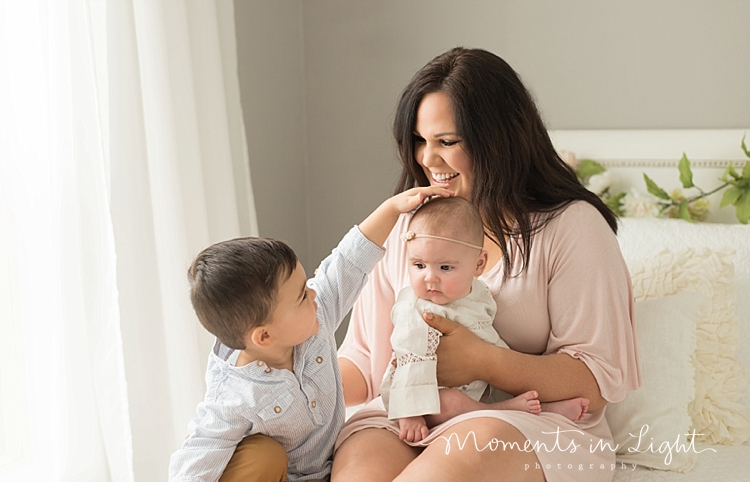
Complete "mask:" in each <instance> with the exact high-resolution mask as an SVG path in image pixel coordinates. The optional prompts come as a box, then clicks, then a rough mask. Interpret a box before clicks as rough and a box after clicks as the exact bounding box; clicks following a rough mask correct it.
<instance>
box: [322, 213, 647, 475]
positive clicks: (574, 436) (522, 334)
mask: <svg viewBox="0 0 750 482" xmlns="http://www.w3.org/2000/svg"><path fill="white" fill-rule="evenodd" d="M407 222H408V217H407V216H402V217H401V219H400V220H399V222H398V224H397V225H396V228H395V229H394V230H393V232H392V233H391V236H390V237H389V239H388V241H386V245H385V247H386V255H385V258H384V259H383V260H381V261H380V263H378V265H377V266H376V267H375V270H374V271H373V272H372V273H371V274H370V278H369V279H368V282H367V285H366V286H365V288H364V290H363V291H362V294H361V295H360V297H359V300H358V301H357V303H356V304H355V305H354V311H353V313H352V317H351V321H350V325H349V330H348V332H347V335H346V339H345V340H344V342H343V344H342V346H341V348H340V349H339V357H342V358H347V359H349V360H351V361H352V362H353V363H354V364H355V365H356V366H357V367H358V368H359V370H360V371H361V372H362V374H363V375H364V378H365V381H366V383H367V389H368V401H369V403H367V404H366V405H365V406H364V407H363V408H362V409H361V410H360V411H359V412H357V413H356V414H355V415H354V416H352V417H351V419H350V420H349V421H348V422H347V425H346V426H345V427H344V429H343V430H342V432H341V434H340V435H339V439H338V440H337V442H336V446H337V447H338V446H339V445H340V444H341V443H342V442H343V441H344V440H345V439H346V438H347V437H348V436H350V435H351V434H353V433H354V432H357V431H359V430H362V429H364V428H370V427H380V428H385V429H388V430H392V431H394V432H395V433H398V423H397V422H396V421H389V420H388V419H387V414H385V412H383V410H382V403H381V401H380V398H379V397H378V395H379V393H378V390H379V387H380V383H381V380H382V379H383V374H384V373H385V370H386V367H387V364H388V362H389V360H390V357H391V351H392V350H391V345H390V336H391V331H392V329H393V324H392V323H391V320H390V312H391V308H392V306H393V304H394V300H395V294H396V293H398V292H399V291H400V290H401V289H402V288H403V287H405V286H407V285H408V282H409V278H408V275H407V263H406V256H405V255H406V253H405V246H404V243H403V241H401V240H400V239H399V235H400V234H401V233H402V232H403V231H405V230H406V226H407ZM511 249H517V247H516V246H515V244H514V243H511ZM521 267H522V260H521V257H520V256H515V261H514V264H513V265H512V266H511V276H510V277H508V279H507V280H505V282H503V263H502V261H500V262H498V263H497V264H496V265H495V266H494V267H492V268H491V269H490V270H489V271H488V272H486V273H484V274H483V275H482V276H481V277H480V279H481V280H482V281H484V282H485V283H486V284H487V285H488V286H489V288H490V291H491V292H492V294H493V296H494V298H495V301H496V302H497V314H496V315H495V320H494V327H495V329H496V330H497V332H498V334H499V335H500V337H501V338H502V339H503V340H504V341H505V342H506V343H507V344H508V346H509V347H510V348H511V349H513V350H516V351H519V352H523V353H529V354H537V355H547V354H553V353H566V354H568V355H570V356H572V357H574V358H578V359H580V360H581V361H583V362H584V363H585V364H586V366H587V367H588V368H589V369H590V370H591V372H592V373H593V375H594V377H595V378H596V381H597V382H598V384H599V388H600V391H601V394H602V396H603V397H604V398H605V399H606V400H607V401H609V402H618V401H620V400H622V399H623V398H624V397H625V394H626V393H627V391H628V390H634V389H636V388H638V387H639V386H640V384H641V379H640V371H639V368H638V356H637V349H636V345H635V338H636V337H635V318H634V317H635V311H634V306H633V293H632V287H631V283H630V276H629V274H628V270H627V267H626V265H625V261H624V260H623V258H622V254H621V253H620V247H619V245H618V243H617V239H616V238H615V235H614V233H613V232H612V230H611V229H610V228H609V225H608V224H607V223H606V221H605V220H604V218H603V217H602V216H601V214H599V212H598V211H597V210H596V209H595V208H594V207H593V206H591V205H590V204H588V203H585V202H575V203H572V204H571V205H569V206H568V207H567V208H565V210H564V211H563V212H562V213H560V214H559V215H558V216H557V217H555V218H554V219H553V220H552V221H550V222H549V223H548V224H547V226H545V227H544V229H542V230H541V231H539V232H538V233H536V234H535V235H534V242H533V244H532V250H531V258H530V263H529V266H528V268H527V269H526V270H525V271H524V272H523V274H522V275H520V276H513V275H514V274H516V273H518V272H519V271H520V268H521ZM500 388H502V387H500ZM604 412H605V411H604V410H602V411H599V412H598V413H596V414H594V415H592V414H588V415H586V417H585V418H584V419H583V420H582V421H580V422H571V421H569V420H567V419H566V418H565V417H562V416H560V415H557V414H552V413H546V412H543V413H542V414H541V415H532V414H529V413H525V412H519V411H511V410H483V411H477V412H471V413H468V414H464V415H461V416H459V417H456V418H454V419H453V420H450V421H448V422H445V423H443V424H442V425H439V426H437V427H434V428H433V429H432V431H431V432H430V435H429V437H428V438H427V439H426V440H423V441H422V442H421V443H423V444H426V443H431V442H434V441H438V439H440V438H441V437H442V441H439V443H444V444H447V443H448V442H447V440H446V439H447V437H448V436H449V434H450V431H448V432H447V433H446V430H447V429H449V428H450V427H451V425H453V424H455V423H457V422H459V421H463V420H467V419H470V418H477V417H493V418H497V419H501V420H504V421H505V422H507V423H509V424H511V425H513V426H514V427H516V428H517V429H518V430H519V431H520V432H521V433H523V435H524V436H525V437H526V438H527V439H528V440H529V441H530V442H532V443H533V444H534V449H535V451H536V455H537V457H538V459H539V461H540V465H541V467H539V468H537V469H540V470H544V474H545V476H546V478H547V480H548V481H567V480H570V481H584V480H592V481H594V480H596V481H602V480H611V479H612V477H613V476H614V471H615V470H617V469H619V466H618V467H615V465H616V464H615V454H614V442H613V440H612V435H611V433H610V430H609V427H608V425H607V421H606V419H605V418H604ZM461 442H463V441H461ZM488 442H489V441H477V447H478V448H479V449H481V448H483V447H485V446H487V444H488ZM607 444H609V446H608V445H607ZM469 446H471V447H473V441H471V440H470V441H469ZM451 447H452V449H453V450H459V448H458V441H457V440H456V439H455V437H454V438H453V440H452V445H451ZM448 448H449V447H448V446H446V449H448ZM492 448H493V447H492V446H491V445H490V446H489V448H488V449H490V450H491V449H492ZM500 449H502V446H500ZM464 450H467V449H466V448H464Z"/></svg>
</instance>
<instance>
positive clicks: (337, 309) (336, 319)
mask: <svg viewBox="0 0 750 482" xmlns="http://www.w3.org/2000/svg"><path fill="white" fill-rule="evenodd" d="M434 195H441V196H446V197H447V196H450V195H451V193H450V191H447V190H445V189H443V188H437V187H420V188H414V189H410V190H408V191H405V192H402V193H401V194H397V195H396V196H393V197H391V198H389V199H387V200H386V201H385V202H383V204H381V205H380V206H379V207H378V208H377V209H376V210H375V211H374V212H373V213H372V214H370V216H368V217H367V219H365V220H364V221H363V222H362V223H361V224H360V225H359V226H357V227H355V228H352V230H351V231H349V233H347V234H346V235H345V236H344V238H343V239H342V240H341V242H340V243H339V245H338V246H337V247H336V248H335V249H334V250H333V252H332V253H331V255H329V256H328V257H327V258H326V259H324V260H323V261H322V262H321V263H320V266H318V269H317V270H315V277H314V278H313V279H311V280H310V281H309V282H308V283H309V286H310V287H311V288H313V289H315V291H316V292H317V295H318V297H317V300H318V311H319V320H320V321H321V323H323V324H326V325H328V326H330V327H332V328H333V329H334V330H335V328H336V327H338V325H339V324H340V323H341V321H342V320H343V318H344V316H345V315H346V313H347V312H348V311H349V310H350V309H351V307H352V305H353V304H354V301H355V300H356V299H357V296H359V292H360V291H361V290H362V287H363V286H364V284H365V281H366V278H367V275H368V274H369V273H370V271H372V269H373V267H374V266H375V264H376V263H377V262H378V261H379V260H380V259H381V258H382V256H383V248H382V246H383V244H385V240H386V238H387V237H388V235H389V234H390V232H391V230H392V229H393V226H394V225H395V224H396V221H397V220H398V217H399V215H400V214H401V213H402V212H404V213H405V212H409V211H411V210H412V209H414V208H416V207H417V206H419V203H421V202H422V201H423V200H424V199H425V198H427V197H429V196H434Z"/></svg>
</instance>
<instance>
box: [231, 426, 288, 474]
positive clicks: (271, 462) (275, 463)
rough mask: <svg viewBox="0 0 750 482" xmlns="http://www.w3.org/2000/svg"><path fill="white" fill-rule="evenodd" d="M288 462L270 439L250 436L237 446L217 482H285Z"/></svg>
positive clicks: (281, 449) (280, 448)
mask: <svg viewBox="0 0 750 482" xmlns="http://www.w3.org/2000/svg"><path fill="white" fill-rule="evenodd" d="M288 460H289V459H288V457H287V455H286V452H285V451H284V448H283V447H282V446H281V444H280V443H278V442H277V441H275V440H274V439H272V438H271V437H267V436H265V435H261V434H256V435H250V436H249V437H245V438H244V439H242V442H240V443H239V444H237V448H236V449H235V450H234V455H232V458H231V459H229V463H228V464H227V468H226V469H224V474H223V475H222V476H221V478H220V479H219V482H240V481H241V482H286V466H287V463H288Z"/></svg>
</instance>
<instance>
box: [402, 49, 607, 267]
mask: <svg viewBox="0 0 750 482" xmlns="http://www.w3.org/2000/svg"><path fill="white" fill-rule="evenodd" d="M433 92H444V93H445V94H446V95H447V96H448V98H449V99H450V104H451V107H452V109H453V115H454V117H455V123H456V130H457V131H458V135H459V136H460V137H461V139H462V147H463V149H464V150H465V151H466V153H467V154H468V155H469V157H470V159H471V160H472V170H473V175H474V180H473V185H472V188H471V199H470V201H471V202H472V203H473V204H474V205H475V206H477V208H478V209H479V212H480V213H481V214H482V219H483V220H484V223H485V228H486V229H487V231H488V234H489V235H490V238H491V239H493V241H494V242H495V243H496V244H498V246H499V247H500V249H501V250H502V253H503V264H504V266H505V275H504V276H505V277H507V276H508V275H509V272H510V265H511V259H510V253H509V249H508V247H507V243H505V242H503V241H504V240H505V239H506V238H507V239H514V240H515V241H516V242H518V245H519V247H520V249H521V254H522V256H523V266H524V267H526V266H528V265H529V257H530V253H531V243H532V238H533V234H534V233H535V232H537V231H538V230H539V229H541V228H542V227H544V226H545V225H546V224H547V223H548V222H549V221H550V220H551V219H552V218H554V217H555V216H556V215H557V214H558V213H560V212H561V211H562V208H563V207H565V206H567V205H568V204H570V203H571V202H573V201H576V200H583V201H586V202H588V203H590V204H591V205H592V206H594V207H595V208H596V209H597V210H599V212H600V213H601V214H602V216H604V219H606V221H607V223H608V224H609V226H610V227H611V228H612V230H613V231H614V232H615V233H616V232H617V217H616V216H615V214H614V213H613V212H612V211H611V210H610V209H609V207H607V205H606V204H604V202H602V200H601V199H599V197H598V196H597V195H595V194H594V193H592V192H591V191H589V190H588V189H586V188H585V187H584V186H583V185H581V183H580V182H579V181H578V178H577V177H576V175H575V172H574V171H573V169H572V168H571V167H570V166H568V165H567V164H566V163H565V162H564V161H563V160H562V159H561V158H560V156H559V155H558V154H557V152H556V151H555V149H554V147H553V146H552V141H551V140H550V138H549V135H548V134H547V129H546V127H545V126H544V122H543V121H542V118H541V115H540V114H539V111H538V109H537V107H536V104H535V103H534V100H533V98H532V97H531V94H530V93H529V92H528V90H527V89H526V87H524V85H523V83H522V82H521V79H520V77H519V76H518V74H517V73H516V72H515V71H514V70H513V69H512V68H511V67H510V65H508V64H507V63H506V62H505V61H504V60H503V59H501V58H500V57H498V56H497V55H494V54H492V53H490V52H487V51H485V50H479V49H464V48H461V47H458V48H454V49H453V50H450V51H448V52H446V53H444V54H441V55H439V56H437V57H435V58H434V59H433V60H432V61H431V62H429V63H428V64H427V65H426V66H424V67H423V68H422V69H421V70H420V71H419V72H417V73H416V75H415V76H414V77H413V78H412V80H411V82H410V83H409V85H407V86H406V88H405V89H404V91H403V93H402V94H401V98H400V99H399V102H398V108H397V111H396V118H395V120H394V123H393V135H394V137H395V138H396V143H397V146H398V151H399V156H400V158H401V163H402V165H403V166H402V167H403V169H402V171H401V176H400V178H399V181H398V184H397V186H396V191H395V192H396V193H399V192H402V191H405V190H407V189H410V188H412V187H414V186H428V185H429V184H430V183H429V180H428V179H427V176H426V175H425V173H424V171H423V170H422V167H421V166H420V165H419V164H417V162H416V158H415V156H414V144H415V134H414V129H415V126H416V121H417V109H418V108H419V105H420V103H421V102H422V99H423V98H424V96H425V95H427V94H430V93H433Z"/></svg>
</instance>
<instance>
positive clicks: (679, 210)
mask: <svg viewBox="0 0 750 482" xmlns="http://www.w3.org/2000/svg"><path fill="white" fill-rule="evenodd" d="M741 147H742V151H743V152H744V153H745V156H747V157H748V159H750V151H749V150H748V148H747V145H746V144H745V136H742V143H741ZM678 170H679V173H680V183H681V184H682V187H683V188H684V189H695V190H697V191H698V193H697V194H695V195H693V196H686V195H685V194H683V191H682V189H675V190H674V191H672V193H671V194H670V193H667V192H666V191H665V190H664V189H662V188H661V187H659V185H657V184H656V183H655V182H654V181H653V180H652V179H651V178H650V177H648V175H646V174H645V173H644V174H643V179H644V181H645V182H646V189H647V190H648V192H649V193H651V194H652V195H653V196H655V197H656V206H657V207H658V213H659V214H660V215H662V216H667V217H672V218H682V219H684V220H686V221H690V222H694V221H703V220H705V218H706V216H708V204H709V203H708V196H710V195H712V194H714V193H717V192H719V191H721V190H723V189H726V191H724V194H723V195H722V198H721V203H720V206H719V207H720V208H723V207H725V206H729V205H732V206H734V207H735V210H736V214H737V219H738V220H739V222H740V223H742V224H747V223H748V221H750V161H747V162H745V164H744V167H742V172H741V174H740V173H738V172H737V170H735V168H734V165H733V163H731V162H730V163H729V166H728V167H727V169H726V171H724V174H723V175H722V176H721V177H720V178H719V179H718V180H719V181H721V182H722V184H721V185H720V186H718V187H716V188H715V189H712V190H710V191H704V190H703V189H701V188H700V187H699V186H696V185H695V184H694V183H693V171H692V169H691V168H690V160H689V159H688V157H687V155H686V154H684V153H683V154H682V158H681V159H680V162H679V164H678ZM575 171H576V174H577V175H578V178H579V179H580V181H581V183H582V184H583V185H585V186H587V187H590V186H589V184H590V183H591V181H592V178H593V177H594V176H598V175H602V174H604V173H605V171H606V169H605V168H604V166H602V165H601V164H599V163H598V162H596V161H594V160H591V159H583V160H581V161H580V163H578V165H577V166H576V168H575ZM591 184H595V183H591ZM597 194H598V195H599V197H600V198H601V199H602V200H603V201H604V202H605V203H606V204H607V205H608V206H609V207H610V208H611V209H612V210H613V211H614V212H615V213H617V214H618V215H620V216H627V215H628V214H629V212H628V207H627V206H628V196H630V195H629V194H627V193H625V192H618V193H612V192H610V189H609V187H606V188H605V189H603V190H600V192H598V193H597ZM651 204H652V205H653V202H651Z"/></svg>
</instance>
